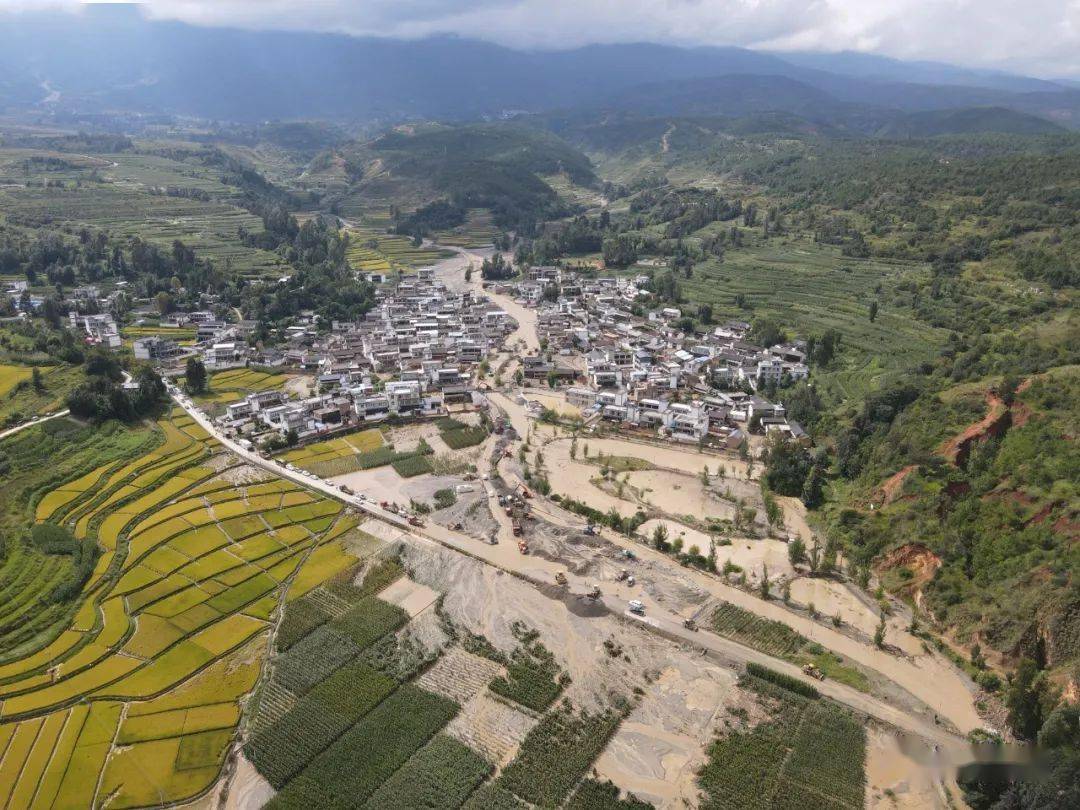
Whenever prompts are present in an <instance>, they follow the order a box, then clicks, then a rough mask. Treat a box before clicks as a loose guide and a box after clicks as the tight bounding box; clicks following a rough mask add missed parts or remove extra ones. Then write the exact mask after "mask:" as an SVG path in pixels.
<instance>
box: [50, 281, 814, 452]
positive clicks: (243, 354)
mask: <svg viewBox="0 0 1080 810" xmlns="http://www.w3.org/2000/svg"><path fill="white" fill-rule="evenodd" d="M646 281H647V279H646V278H645V277H639V278H636V279H621V278H620V279H616V278H612V277H602V278H596V279H588V280H586V279H583V278H581V277H580V276H579V275H578V274H576V273H574V272H572V271H564V270H561V269H560V268H556V267H534V268H529V269H528V270H527V271H526V272H525V280H523V281H520V282H515V283H509V282H506V283H504V282H500V283H491V284H485V287H487V288H488V289H487V290H485V291H480V290H476V289H473V288H471V289H465V290H462V291H459V292H451V291H450V290H449V289H448V288H447V287H446V286H445V285H444V284H443V283H442V282H441V281H439V280H438V279H437V278H436V277H435V271H434V270H433V269H431V268H427V269H421V270H419V271H418V272H417V273H416V274H415V275H410V276H407V277H404V278H402V279H401V280H400V281H399V282H398V283H397V284H396V286H392V287H391V286H386V285H384V286H382V287H380V289H379V294H378V303H377V305H376V306H375V308H373V309H372V310H371V311H370V312H369V313H368V314H367V316H366V317H365V318H364V320H362V321H360V322H356V323H342V322H333V323H332V324H330V328H329V330H328V331H327V330H325V329H320V328H319V327H320V324H318V323H316V322H315V319H314V316H313V314H309V315H308V316H307V317H306V318H302V319H301V321H302V322H301V323H299V324H297V325H294V326H291V327H289V328H288V329H287V330H286V334H285V335H284V341H283V343H282V345H280V346H277V347H273V348H262V349H254V348H251V347H249V345H248V340H247V337H248V335H249V334H250V332H251V329H252V327H253V325H252V324H250V323H245V322H239V323H232V324H230V323H225V322H223V321H219V320H216V319H215V318H214V317H213V315H212V313H210V312H208V311H204V312H191V313H183V314H174V315H171V316H170V317H169V318H167V319H165V320H163V321H162V327H164V328H163V329H162V331H163V332H167V331H168V328H170V327H188V328H192V327H193V328H194V329H195V336H196V344H195V346H193V347H188V348H185V347H182V346H180V345H177V343H176V342H175V341H172V340H170V339H168V338H166V337H159V336H148V337H143V338H140V339H137V340H135V341H134V345H133V350H134V354H135V357H136V358H137V359H142V360H149V361H154V362H158V363H161V364H163V365H164V366H165V367H166V368H169V367H171V368H172V371H173V373H174V374H176V373H180V371H181V370H182V367H183V361H184V360H185V359H186V358H187V357H189V356H193V355H194V356H197V357H199V358H200V359H201V361H202V362H203V363H204V365H205V368H206V369H207V371H208V372H209V373H211V374H213V373H214V372H220V371H224V370H228V369H234V368H240V367H247V366H250V367H255V368H260V369H265V370H273V371H278V372H281V371H287V372H291V373H300V374H306V375H309V376H310V379H311V384H310V385H309V386H308V388H307V390H306V391H305V393H307V394H309V395H306V396H296V395H290V394H289V393H288V392H285V391H281V390H277V391H275V390H269V391H258V392H253V393H251V394H250V395H249V396H247V397H245V398H244V399H243V400H241V401H237V402H232V403H229V404H228V406H227V408H226V409H225V411H224V412H223V413H220V414H216V416H217V417H218V420H219V422H220V423H221V424H222V425H223V426H224V427H226V428H228V429H229V430H231V431H236V432H238V433H239V434H242V435H243V436H245V437H246V438H248V439H249V440H251V441H253V442H256V443H258V442H260V441H265V440H266V439H268V438H270V436H271V435H272V434H274V433H277V434H280V436H281V437H282V438H284V437H285V436H286V434H289V433H290V431H292V432H295V433H294V436H293V438H292V441H293V443H294V444H295V443H296V441H300V442H306V441H311V440H315V439H317V438H319V437H322V436H325V435H326V434H328V433H331V434H332V433H335V432H339V431H343V430H346V429H352V428H356V427H359V426H362V425H367V424H369V423H378V422H381V421H383V420H386V419H388V418H391V417H397V418H407V417H425V416H437V415H441V414H445V413H447V412H448V411H449V410H450V409H453V408H455V407H464V406H479V405H482V404H483V402H484V394H485V392H488V391H491V390H502V391H503V392H504V393H509V392H510V391H512V390H515V389H516V390H522V389H524V390H528V389H530V388H539V389H544V390H547V391H550V392H551V394H552V396H553V397H554V398H555V399H556V400H558V401H562V402H565V404H566V405H567V406H569V407H570V408H571V409H572V410H573V411H575V413H576V414H577V415H578V418H580V420H581V422H582V423H583V425H584V426H586V427H588V426H591V425H594V424H596V423H601V422H602V423H605V424H609V425H613V426H615V427H616V428H617V429H618V430H620V431H627V430H630V431H635V432H640V433H641V434H642V435H645V436H649V437H654V438H661V439H670V440H674V441H678V442H687V443H695V444H698V445H700V446H703V447H704V446H713V447H717V448H723V449H728V450H735V451H738V450H739V449H740V448H742V447H743V445H744V444H747V443H748V442H749V439H750V436H751V435H754V434H756V435H762V436H766V437H769V436H773V435H782V436H783V437H784V438H786V439H790V440H794V441H800V442H809V437H808V436H807V434H806V433H805V431H804V430H803V428H802V426H801V425H799V424H798V423H797V422H795V421H793V420H790V419H789V418H787V415H786V412H785V409H784V406H783V403H782V402H772V401H769V400H768V399H766V398H765V397H764V396H763V393H764V391H765V390H766V389H767V388H775V387H776V386H777V385H779V384H781V383H786V382H788V381H794V380H799V379H804V378H806V377H807V376H808V374H809V370H808V367H807V365H806V351H805V344H804V343H803V342H802V341H795V342H792V343H785V344H779V345H774V346H757V345H754V344H753V343H750V342H749V341H748V339H747V333H748V331H749V329H750V324H748V323H745V322H738V321H732V322H728V323H725V324H723V325H720V326H717V327H715V328H714V329H712V330H711V331H709V332H707V333H706V334H705V335H702V336H698V337H697V338H695V339H692V340H691V339H688V338H687V336H686V335H685V334H684V333H682V332H681V331H679V330H678V329H677V328H676V327H675V325H674V322H675V321H677V320H678V319H679V317H680V315H681V313H680V311H679V310H678V309H677V308H674V307H665V308H658V309H656V310H653V311H649V312H648V313H646V315H645V317H641V318H639V317H635V316H634V315H632V314H631V312H630V305H631V304H632V303H633V302H634V301H635V300H637V299H638V298H639V297H643V296H645V295H647V293H646V291H645V290H644V289H643V287H644V284H645V283H646ZM552 288H554V289H555V290H557V292H556V293H555V294H554V295H553V294H552V293H551V292H550V291H551V290H552ZM545 290H548V291H549V292H548V293H547V294H545V292H544V291H545ZM488 293H490V294H492V295H495V296H498V297H500V298H501V297H509V298H512V299H514V300H516V301H517V302H519V303H520V304H521V305H522V306H524V307H527V308H528V309H530V310H531V311H533V312H535V318H536V335H537V339H538V344H539V345H538V347H537V350H536V351H535V352H532V353H528V354H523V355H522V356H521V357H520V362H518V361H517V358H516V357H515V361H514V362H513V363H512V364H511V365H512V368H511V367H509V366H507V367H501V366H500V367H499V368H496V369H493V368H492V360H493V358H494V357H495V356H496V355H498V354H499V353H500V352H502V351H503V350H504V343H505V341H506V339H507V337H508V336H509V335H511V334H512V333H513V332H514V330H515V329H517V328H518V326H519V325H518V324H517V322H516V321H515V320H514V318H513V317H512V316H511V315H510V314H509V313H507V312H506V311H505V310H504V309H503V308H502V307H500V306H499V304H498V303H496V302H495V301H494V300H493V299H492V298H491V297H489V295H488ZM71 321H72V325H73V326H78V327H80V328H82V329H83V330H84V331H86V332H87V334H88V335H92V336H95V337H100V338H101V339H103V340H105V341H109V340H113V342H116V340H115V339H113V338H110V337H109V336H110V335H116V336H118V330H117V329H116V328H115V324H112V325H111V326H110V321H111V319H110V318H109V316H107V315H96V316H78V315H76V314H74V313H72V315H71ZM107 345H113V344H112V343H108V344H107ZM507 348H508V347H507ZM541 403H542V400H541V399H536V398H534V399H532V400H530V402H529V403H528V404H529V406H530V407H532V409H533V415H534V416H539V415H540V413H539V411H540V410H542V409H543V405H542V404H541ZM538 409H539V410H538Z"/></svg>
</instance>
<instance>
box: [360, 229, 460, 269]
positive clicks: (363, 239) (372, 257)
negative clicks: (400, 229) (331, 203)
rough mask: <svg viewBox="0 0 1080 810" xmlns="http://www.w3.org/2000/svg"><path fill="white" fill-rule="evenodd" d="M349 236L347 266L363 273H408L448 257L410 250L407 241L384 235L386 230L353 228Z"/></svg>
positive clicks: (434, 250)
mask: <svg viewBox="0 0 1080 810" xmlns="http://www.w3.org/2000/svg"><path fill="white" fill-rule="evenodd" d="M348 234H349V247H348V250H347V251H346V254H345V255H346V258H347V259H348V260H349V264H350V266H352V267H353V268H354V269H356V270H359V271H360V272H362V273H389V272H390V271H392V270H398V271H400V272H407V271H409V270H412V269H414V268H417V267H427V266H428V265H432V264H434V263H435V262H437V261H439V259H443V258H446V257H447V256H449V255H451V254H450V253H449V252H447V251H445V250H439V249H438V248H428V247H413V245H412V240H410V239H409V238H408V237H405V236H398V235H397V234H390V233H386V231H385V229H380V228H378V227H374V226H371V225H358V226H353V227H351V228H349V229H348Z"/></svg>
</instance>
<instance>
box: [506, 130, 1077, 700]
mask: <svg viewBox="0 0 1080 810" xmlns="http://www.w3.org/2000/svg"><path fill="white" fill-rule="evenodd" d="M543 125H544V126H548V127H551V128H552V129H556V130H558V131H559V132H560V133H561V134H563V135H564V136H565V137H566V138H567V139H568V140H570V141H571V142H574V143H577V144H578V145H580V146H582V147H583V148H585V149H586V150H587V151H588V152H589V154H590V156H591V157H592V158H593V160H594V162H595V164H596V165H597V170H598V173H599V174H600V175H601V176H602V177H605V178H606V179H607V180H609V181H612V182H614V183H615V189H614V192H613V193H612V195H611V196H612V197H613V199H614V202H613V203H612V205H611V208H610V210H609V211H608V212H596V213H594V214H587V215H585V216H578V217H575V218H574V219H572V220H569V221H564V222H561V223H554V224H551V225H548V226H547V227H545V228H544V229H543V230H542V231H541V232H540V233H539V234H538V237H537V238H536V239H534V240H530V241H528V242H527V244H525V245H523V246H521V247H520V251H521V252H522V253H523V254H524V255H526V256H529V257H531V258H532V259H533V260H534V261H537V262H540V263H544V262H549V261H553V260H556V259H559V258H564V259H566V260H569V261H574V259H575V257H577V256H582V255H583V254H584V255H589V256H590V257H591V256H595V255H597V254H599V255H600V256H602V258H603V259H604V260H605V261H606V262H607V264H608V265H609V266H616V267H622V266H627V267H633V270H632V272H642V271H643V268H645V267H647V268H649V269H647V270H645V271H646V272H651V273H653V289H654V291H655V294H656V295H657V296H658V297H659V298H660V299H662V300H663V301H665V302H670V303H671V304H674V305H676V306H678V307H679V308H680V310H681V312H682V314H683V318H682V319H681V320H680V321H679V328H681V329H683V330H684V331H686V332H687V333H688V335H689V334H692V333H695V332H701V331H703V330H705V329H709V328H712V324H715V323H717V322H722V320H723V319H726V318H732V317H735V318H738V319H739V320H747V321H750V322H752V323H753V325H754V329H755V330H756V333H757V334H767V335H769V337H770V339H772V338H778V337H782V336H785V335H786V336H796V335H797V336H801V337H803V338H806V339H808V340H809V341H811V343H812V345H813V347H814V348H813V349H812V350H811V362H812V376H811V380H812V382H811V384H809V385H808V384H805V383H796V384H792V385H790V386H782V387H781V388H780V389H779V390H776V391H770V392H769V394H770V395H775V396H776V397H777V398H779V399H780V400H781V401H783V402H784V404H785V406H787V407H788V409H789V414H790V415H792V416H793V417H795V418H796V419H798V420H799V421H800V422H801V423H803V424H804V425H805V426H806V427H808V429H809V430H810V432H811V433H812V434H813V435H814V437H815V442H816V443H817V445H818V448H819V450H818V453H819V455H818V456H816V457H813V458H812V457H810V456H808V457H807V458H805V459H804V462H805V465H804V466H799V465H797V464H796V465H792V466H791V467H790V469H791V470H794V471H795V472H794V473H793V474H791V475H788V474H787V473H786V472H785V473H784V474H782V475H781V474H777V475H776V476H775V479H774V484H775V486H776V487H777V488H778V490H779V491H781V493H782V494H786V495H793V496H802V497H805V498H806V499H807V501H808V503H809V505H811V506H812V507H813V508H812V510H811V512H810V520H811V522H812V524H813V525H814V526H815V528H816V530H817V531H818V532H819V534H820V536H821V537H822V538H827V539H828V540H829V541H831V542H834V543H838V544H840V545H841V546H842V547H844V548H846V549H847V553H848V556H849V558H850V559H851V561H852V563H853V572H854V573H855V574H859V572H860V571H869V570H874V571H876V572H877V574H878V576H880V578H881V581H882V582H883V583H884V585H885V586H886V587H887V588H888V589H890V590H893V591H895V592H896V593H899V594H903V595H905V596H907V597H909V598H910V599H911V600H912V602H913V603H915V604H917V605H918V606H919V608H920V609H921V616H922V619H921V621H923V622H924V624H925V626H927V627H929V628H931V629H932V630H933V631H935V633H936V634H940V637H942V638H944V639H947V643H948V644H951V645H955V648H956V650H957V651H958V653H957V654H958V655H960V656H961V657H962V658H963V659H964V661H965V662H967V663H966V665H967V666H968V667H969V668H970V670H971V672H972V675H973V676H976V677H978V678H979V680H980V683H982V684H983V685H985V686H987V687H989V688H997V687H998V686H1000V684H1001V683H1002V674H1003V673H1004V672H1006V671H1010V670H1011V669H1012V668H1013V667H1015V666H1016V665H1017V664H1018V662H1019V661H1021V660H1022V659H1024V658H1029V659H1031V660H1032V661H1034V662H1035V665H1036V666H1037V667H1040V668H1043V669H1045V671H1046V672H1047V677H1048V678H1049V679H1050V680H1051V681H1054V682H1056V683H1058V684H1063V683H1064V682H1065V681H1066V679H1068V678H1069V677H1070V676H1072V675H1073V670H1074V668H1075V667H1077V666H1080V641H1078V639H1080V576H1078V573H1077V572H1078V571H1080V559H1078V558H1077V548H1080V545H1078V541H1080V533H1078V532H1080V490H1078V488H1077V487H1078V479H1077V470H1078V469H1080V447H1078V444H1077V442H1076V435H1075V434H1076V430H1075V426H1076V425H1077V424H1078V423H1080V414H1078V413H1077V410H1076V403H1077V401H1078V400H1077V391H1076V386H1077V372H1076V369H1077V366H1078V364H1080V316H1078V314H1077V299H1078V287H1080V262H1078V260H1077V257H1078V256H1080V137H1078V136H1076V135H1073V134H1067V133H1066V134H1061V133H1057V134H1048V135H1031V136H1020V135H1004V134H980V135H959V134H958V135H949V136H947V137H932V138H926V137H904V138H892V139H887V138H863V137H859V138H852V137H846V136H845V137H839V138H837V137H831V136H830V135H829V134H828V133H826V132H824V131H822V130H818V131H812V130H811V129H810V128H808V127H805V128H804V127H802V125H801V124H800V123H799V122H798V120H797V119H793V118H791V117H784V116H744V117H742V118H732V119H707V118H697V119H663V118H657V119H645V118H635V117H633V116H630V115H627V116H623V117H619V116H612V117H607V118H599V117H594V118H592V119H589V120H588V121H582V120H580V119H579V120H574V119H573V118H570V117H567V118H562V119H547V120H545V121H543ZM640 259H651V260H653V261H649V262H647V264H646V265H643V266H637V267H634V265H635V263H636V262H637V261H639V260H640ZM656 259H659V262H656V261H655V260H656ZM657 263H659V265H660V267H661V268H662V269H659V270H652V269H651V268H653V267H656V265H657ZM815 459H816V460H815ZM785 469H789V468H788V467H785ZM815 470H816V472H815ZM812 477H813V478H816V479H817V480H816V481H815V484H814V486H808V485H807V481H808V480H809V479H810V478H812ZM822 482H824V487H823V490H824V493H823V495H824V497H823V498H821V497H820V496H819V495H818V490H819V487H818V484H820V483H822ZM972 658H974V660H975V663H974V664H971V663H970V662H971V660H972Z"/></svg>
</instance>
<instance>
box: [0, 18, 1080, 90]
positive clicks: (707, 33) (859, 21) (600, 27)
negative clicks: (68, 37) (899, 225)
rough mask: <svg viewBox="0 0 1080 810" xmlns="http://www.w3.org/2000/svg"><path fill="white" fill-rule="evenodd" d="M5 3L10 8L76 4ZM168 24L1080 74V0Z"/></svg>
mask: <svg viewBox="0 0 1080 810" xmlns="http://www.w3.org/2000/svg"><path fill="white" fill-rule="evenodd" d="M75 5H77V3H74V2H72V1H71V0H0V7H6V6H11V7H18V8H27V7H56V6H64V7H72V6H75ZM143 8H144V9H145V12H146V13H147V14H148V15H149V16H151V17H154V18H158V19H179V20H184V21H186V22H190V23H195V24H199V25H235V26H241V27H252V28H285V29H304V30H321V31H341V32H347V33H352V34H364V35H377V36H393V37H422V36H426V35H430V34H445V33H451V34H459V35H462V36H470V37H479V38H482V39H486V40H491V41H494V42H499V43H502V44H506V45H511V46H517V47H536V48H562V47H572V46H576V45H583V44H587V43H591V42H605V43H606V42H635V41H650V42H667V43H674V44H680V45H740V46H745V47H768V48H775V49H781V50H782V49H807V50H810V49H812V50H829V51H836V50H858V51H866V52H873V53H881V54H885V55H889V56H896V57H900V58H906V59H931V60H937V61H945V62H951V63H955V64H963V65H970V66H977V67H991V68H1003V69H1010V70H1016V71H1023V72H1028V73H1034V74H1038V75H1051V76H1053V75H1058V76H1064V75H1074V76H1077V75H1080V0H1025V2H1022V3H1021V2H1019V1H1018V0H146V2H144V3H143Z"/></svg>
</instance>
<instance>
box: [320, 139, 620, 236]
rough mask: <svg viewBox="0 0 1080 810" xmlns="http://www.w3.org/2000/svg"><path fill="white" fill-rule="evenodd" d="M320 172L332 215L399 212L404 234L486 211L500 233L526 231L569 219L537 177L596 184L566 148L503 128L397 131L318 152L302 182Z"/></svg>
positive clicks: (585, 164) (584, 162)
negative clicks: (356, 209) (359, 210)
mask: <svg viewBox="0 0 1080 810" xmlns="http://www.w3.org/2000/svg"><path fill="white" fill-rule="evenodd" d="M320 173H322V174H323V175H324V176H325V177H326V178H327V182H328V183H330V184H332V186H335V187H334V188H333V190H332V193H331V194H330V195H329V196H328V201H329V204H330V205H332V206H333V205H335V202H334V201H335V200H336V201H338V202H337V203H336V208H337V210H343V211H345V212H348V210H349V206H350V204H351V203H355V204H359V205H362V206H365V207H367V208H369V209H370V208H374V207H382V208H390V207H393V208H394V209H395V210H397V209H401V210H402V211H403V212H404V213H405V214H406V215H407V216H405V217H404V218H403V219H402V221H401V222H399V223H398V228H399V230H400V231H401V232H402V233H407V234H410V235H412V234H418V235H426V234H427V233H428V232H429V231H431V230H437V229H440V228H446V227H453V226H454V225H457V224H460V222H462V221H463V220H464V217H465V211H466V210H467V209H469V208H486V209H489V210H490V211H491V212H492V215H493V217H494V220H495V223H496V225H499V226H500V227H502V228H504V229H506V230H529V229H531V227H532V226H533V224H535V223H536V222H538V221H541V220H544V219H551V218H557V217H559V216H562V215H564V214H566V213H568V212H569V209H568V207H567V206H566V205H565V203H564V202H563V201H561V200H560V199H559V198H558V196H557V195H556V193H555V191H554V190H553V189H552V188H551V186H550V185H549V184H548V183H547V182H546V180H545V179H544V178H546V177H549V176H553V175H559V176H562V177H565V178H566V179H567V180H568V181H569V182H571V183H574V184H577V185H580V186H593V185H596V184H597V183H598V182H599V181H598V180H597V177H596V175H595V173H594V171H593V168H592V165H591V163H590V162H589V159H588V158H587V157H585V155H584V154H582V153H581V152H579V151H578V150H576V149H574V148H573V147H571V146H570V145H569V144H567V143H565V142H564V141H562V140H561V139H559V138H558V137H556V136H554V135H552V134H550V133H547V132H545V131H543V130H540V129H535V128H530V127H524V126H518V125H514V124H509V123H500V124H468V125H460V126H448V125H441V124H424V125H406V126H401V127H398V128H396V129H394V130H392V131H390V132H388V133H385V134H383V135H381V136H379V137H377V138H375V139H373V140H369V141H355V142H350V143H345V144H341V145H339V146H338V147H336V148H334V149H332V150H328V151H326V152H324V153H323V154H322V155H320V156H319V157H317V158H316V159H315V160H314V161H313V162H312V163H311V165H310V166H309V167H308V170H307V172H306V176H307V178H308V180H309V181H315V180H317V179H318V178H319V176H320ZM432 203H434V204H435V205H434V206H431V207H428V206H429V204H432ZM418 209H419V210H418Z"/></svg>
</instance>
